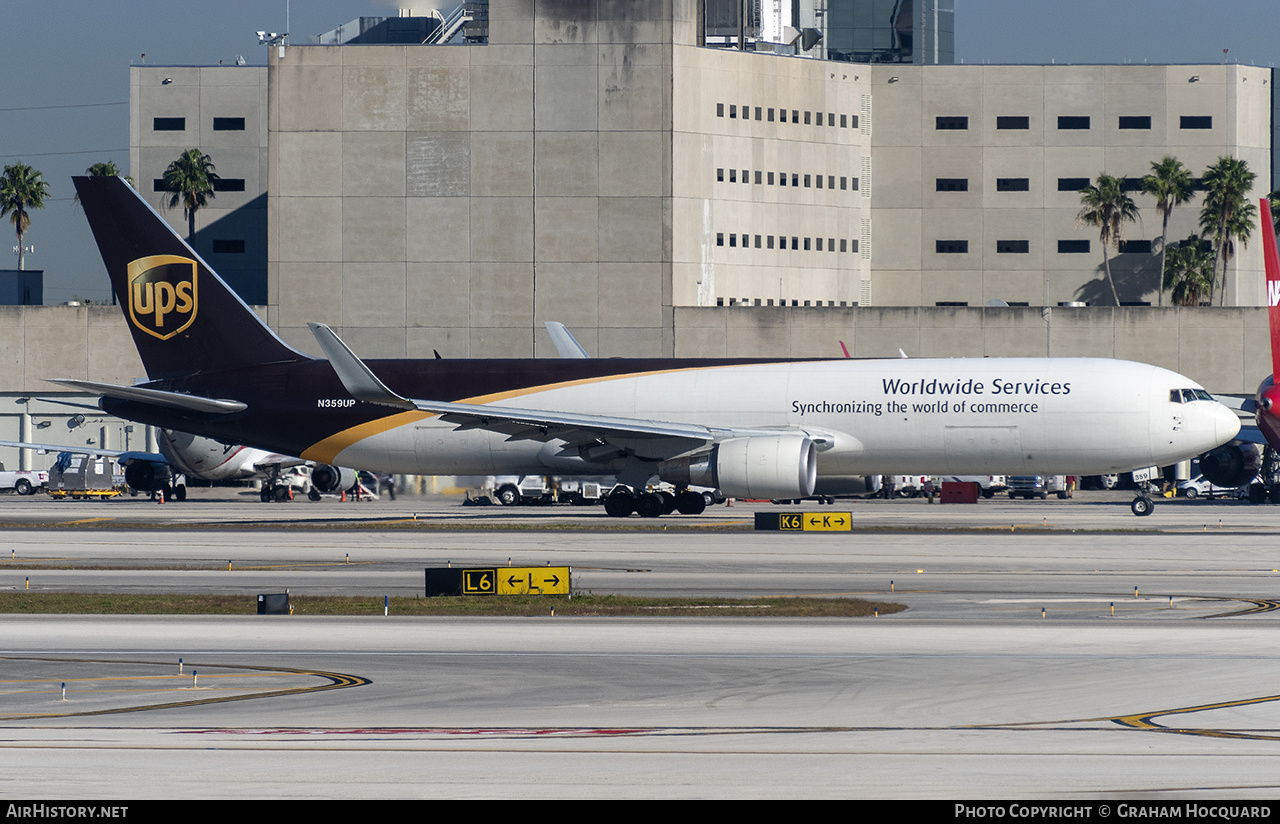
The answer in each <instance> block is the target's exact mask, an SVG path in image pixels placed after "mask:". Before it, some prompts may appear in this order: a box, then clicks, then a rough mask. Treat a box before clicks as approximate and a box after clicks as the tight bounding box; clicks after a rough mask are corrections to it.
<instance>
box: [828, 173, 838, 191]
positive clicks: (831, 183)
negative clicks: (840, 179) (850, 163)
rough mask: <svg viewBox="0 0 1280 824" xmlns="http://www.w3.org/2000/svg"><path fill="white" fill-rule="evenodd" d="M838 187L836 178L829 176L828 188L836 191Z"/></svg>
mask: <svg viewBox="0 0 1280 824" xmlns="http://www.w3.org/2000/svg"><path fill="white" fill-rule="evenodd" d="M835 187H836V176H835V175H827V188H828V189H834V188H835Z"/></svg>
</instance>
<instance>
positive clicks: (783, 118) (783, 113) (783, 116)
mask: <svg viewBox="0 0 1280 824" xmlns="http://www.w3.org/2000/svg"><path fill="white" fill-rule="evenodd" d="M778 122H779V123H786V122H787V110H786V109H783V108H779V109H778Z"/></svg>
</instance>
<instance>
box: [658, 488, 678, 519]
mask: <svg viewBox="0 0 1280 824" xmlns="http://www.w3.org/2000/svg"><path fill="white" fill-rule="evenodd" d="M654 494H655V495H657V496H658V497H659V498H661V499H662V514H663V515H670V514H671V513H672V512H675V511H676V496H675V495H672V494H671V493H670V492H655V493H654Z"/></svg>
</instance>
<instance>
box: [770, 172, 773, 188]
mask: <svg viewBox="0 0 1280 824" xmlns="http://www.w3.org/2000/svg"><path fill="white" fill-rule="evenodd" d="M769 185H770V186H772V185H773V172H769Z"/></svg>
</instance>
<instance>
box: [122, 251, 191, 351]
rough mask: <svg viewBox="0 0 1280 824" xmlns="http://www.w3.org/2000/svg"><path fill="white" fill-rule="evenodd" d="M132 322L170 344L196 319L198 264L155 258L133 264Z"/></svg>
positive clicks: (131, 266) (131, 282)
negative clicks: (170, 341) (169, 340)
mask: <svg viewBox="0 0 1280 824" xmlns="http://www.w3.org/2000/svg"><path fill="white" fill-rule="evenodd" d="M128 276H129V318H130V319H131V320H132V321H133V325H134V326H136V327H138V328H139V329H141V330H142V331H144V332H146V333H147V334H148V335H154V336H156V337H157V338H159V339H160V340H168V339H169V338H171V337H173V336H174V335H176V334H178V333H179V332H182V331H184V330H185V329H186V328H187V327H189V326H190V325H191V324H192V322H194V321H195V319H196V308H197V306H198V300H197V295H198V293H197V290H196V262H195V261H194V260H192V259H191V258H184V257H177V256H176V255H152V256H150V257H144V258H138V259H137V260H135V261H133V262H132V263H130V264H129V269H128Z"/></svg>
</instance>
